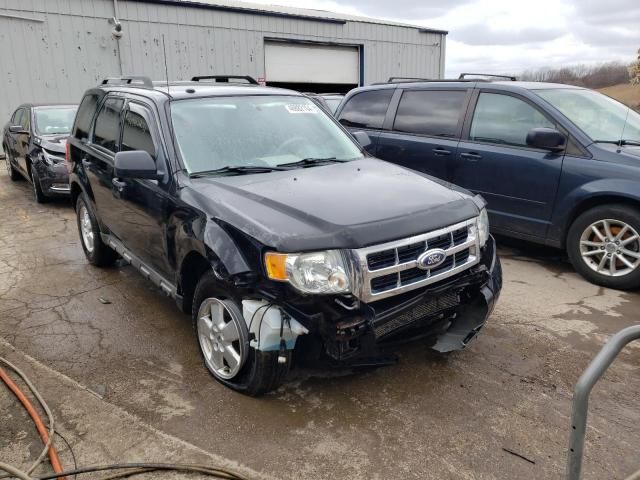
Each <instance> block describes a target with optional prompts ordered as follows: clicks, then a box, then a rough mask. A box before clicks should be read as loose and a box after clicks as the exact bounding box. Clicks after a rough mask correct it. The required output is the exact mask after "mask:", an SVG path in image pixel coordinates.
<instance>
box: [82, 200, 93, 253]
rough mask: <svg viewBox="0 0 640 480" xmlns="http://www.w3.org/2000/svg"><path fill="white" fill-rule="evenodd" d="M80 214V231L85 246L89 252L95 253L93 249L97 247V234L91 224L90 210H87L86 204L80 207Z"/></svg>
mask: <svg viewBox="0 0 640 480" xmlns="http://www.w3.org/2000/svg"><path fill="white" fill-rule="evenodd" d="M78 215H79V217H80V233H81V234H82V243H84V247H85V248H86V249H87V252H89V253H93V249H94V248H95V234H94V232H93V227H92V225H91V217H90V216H89V210H87V207H86V206H85V205H82V206H81V207H80V211H79V212H78Z"/></svg>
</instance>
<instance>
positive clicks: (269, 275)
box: [67, 77, 502, 395]
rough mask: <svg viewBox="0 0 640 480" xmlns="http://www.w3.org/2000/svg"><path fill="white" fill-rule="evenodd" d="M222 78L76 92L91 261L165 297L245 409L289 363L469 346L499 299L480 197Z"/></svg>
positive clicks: (359, 361)
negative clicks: (403, 343) (120, 264)
mask: <svg viewBox="0 0 640 480" xmlns="http://www.w3.org/2000/svg"><path fill="white" fill-rule="evenodd" d="M225 78H227V77H225ZM228 80H229V79H228V78H227V82H228V83H225V84H224V85H216V84H214V83H211V82H208V81H207V82H198V81H193V82H177V83H172V84H170V85H166V84H158V83H152V82H151V81H150V80H148V79H146V78H144V77H131V78H118V79H107V80H105V81H104V82H103V83H102V85H101V86H99V87H97V88H93V89H91V90H89V91H87V92H86V94H85V96H84V98H83V100H82V103H81V104H80V107H79V109H78V113H77V117H76V120H75V125H74V128H73V133H72V136H71V137H70V139H69V141H68V144H67V145H68V150H67V160H68V162H69V164H70V165H69V166H70V170H71V174H70V182H71V194H72V197H73V202H74V204H75V208H76V212H77V218H78V227H79V231H80V237H81V240H82V242H81V243H82V247H83V249H84V251H85V254H86V256H87V258H88V260H89V261H90V262H91V263H92V264H94V265H97V266H108V265H112V264H114V262H115V261H116V259H117V257H118V256H121V257H122V258H123V259H124V260H125V261H126V262H129V263H131V264H132V265H133V266H135V267H136V268H137V269H138V270H139V271H140V272H141V273H142V275H143V276H144V277H147V278H148V279H150V280H151V281H153V282H154V283H155V284H156V285H158V286H159V288H160V289H162V290H163V291H164V292H165V293H166V294H168V295H170V296H172V297H174V298H175V299H176V300H177V303H178V305H179V306H180V307H181V308H182V310H183V311H184V312H185V313H188V314H190V315H191V316H192V319H193V324H194V327H195V330H196V332H197V337H198V341H199V345H200V349H201V352H202V354H203V357H204V363H205V365H206V366H207V368H208V369H209V370H210V372H211V373H212V374H213V376H214V377H215V378H216V379H217V380H218V381H220V382H222V383H223V384H225V385H227V386H229V387H231V388H233V389H236V390H239V391H242V392H245V393H247V394H251V395H258V394H261V393H264V392H266V391H268V390H270V389H273V388H274V387H276V386H277V385H278V384H279V383H280V382H281V381H282V379H283V377H284V375H285V374H286V372H287V370H288V368H289V366H290V364H291V362H292V360H293V358H294V357H295V358H296V359H303V358H304V360H305V361H307V360H309V359H310V358H311V359H315V360H318V359H320V358H322V359H324V360H326V361H330V362H336V363H340V364H346V365H351V366H353V365H363V364H376V363H384V362H385V360H386V359H388V357H387V356H385V354H384V353H383V348H382V347H384V346H385V345H386V344H389V343H391V342H393V341H395V340H399V339H403V340H406V339H411V338H418V337H419V338H423V341H424V342H426V343H427V344H428V345H430V346H432V347H433V348H434V349H435V350H437V351H440V352H448V351H451V350H456V349H461V348H464V347H465V346H466V345H467V343H468V342H469V341H470V340H471V339H472V338H474V336H475V334H476V333H477V332H478V331H479V330H480V329H481V328H482V326H483V325H484V324H485V322H486V319H487V317H488V315H489V314H490V312H491V310H492V308H493V306H494V303H495V301H496V299H497V296H498V294H499V292H500V288H501V283H502V278H501V268H500V263H499V260H498V258H497V256H496V251H495V245H494V241H493V239H492V238H491V237H490V236H489V232H488V220H487V214H486V210H485V209H484V201H483V200H482V198H481V197H478V196H475V197H474V196H472V195H470V194H469V193H468V192H466V191H464V190H460V189H456V190H454V189H451V188H449V187H447V186H446V185H443V184H442V183H440V182H438V181H435V180H432V179H430V178H429V177H427V176H425V175H422V174H419V173H414V172H412V171H410V170H407V169H405V168H402V167H398V166H396V165H392V164H390V163H387V162H383V161H381V160H377V159H374V158H371V157H369V156H368V155H367V154H366V153H365V152H364V151H363V150H362V149H361V147H360V146H359V145H358V143H357V142H356V141H355V140H354V139H353V138H352V137H351V136H350V135H349V134H348V133H347V132H346V130H344V129H343V128H342V127H341V126H340V124H339V123H338V122H337V121H336V120H334V119H333V118H332V117H331V116H330V115H329V114H327V113H325V112H324V111H323V110H322V109H320V108H318V107H317V106H316V105H315V104H314V103H313V102H312V101H311V100H309V99H308V98H307V97H305V96H304V95H301V94H299V93H297V92H293V91H289V90H282V89H277V88H266V87H260V86H257V85H254V84H252V83H249V84H243V85H242V84H233V83H232V82H229V81H228ZM294 352H295V354H294Z"/></svg>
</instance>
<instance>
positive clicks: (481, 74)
mask: <svg viewBox="0 0 640 480" xmlns="http://www.w3.org/2000/svg"><path fill="white" fill-rule="evenodd" d="M467 76H477V77H493V78H506V79H507V80H511V81H512V82H515V81H517V80H518V79H517V78H516V76H515V75H494V74H492V73H461V74H460V76H459V77H458V79H459V80H469V79H467Z"/></svg>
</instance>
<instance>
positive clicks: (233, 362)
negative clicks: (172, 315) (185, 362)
mask: <svg viewBox="0 0 640 480" xmlns="http://www.w3.org/2000/svg"><path fill="white" fill-rule="evenodd" d="M239 321H244V319H242V318H240V319H238V318H236V315H235V314H234V313H233V312H232V311H231V310H229V309H228V308H227V306H226V305H225V301H223V300H219V299H217V298H207V299H206V300H205V301H204V302H202V305H200V309H199V310H198V323H197V329H198V341H199V343H200V348H201V349H202V354H203V356H204V360H205V364H206V365H207V368H208V369H209V370H210V371H211V373H213V374H214V375H215V376H216V377H219V378H222V379H224V380H230V379H232V378H233V377H235V376H236V375H237V374H238V372H240V369H241V368H242V366H243V364H244V361H245V360H246V356H247V352H246V351H245V350H246V346H245V344H244V342H242V341H241V336H240V330H239V329H240V326H239V324H238V322H239Z"/></svg>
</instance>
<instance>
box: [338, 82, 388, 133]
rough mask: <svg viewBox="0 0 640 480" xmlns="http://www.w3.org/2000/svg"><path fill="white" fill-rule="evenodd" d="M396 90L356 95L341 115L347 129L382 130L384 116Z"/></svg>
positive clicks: (341, 121)
mask: <svg viewBox="0 0 640 480" xmlns="http://www.w3.org/2000/svg"><path fill="white" fill-rule="evenodd" d="M394 91H395V90H393V89H390V88H387V89H384V90H370V91H367V92H362V93H358V94H356V95H354V96H353V97H351V98H350V99H349V101H348V102H347V104H346V105H345V106H344V108H343V109H342V112H341V113H340V123H342V124H343V125H344V126H346V127H362V128H382V123H383V122H384V116H385V115H386V114H387V108H388V107H389V102H391V97H392V96H393V92H394Z"/></svg>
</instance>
